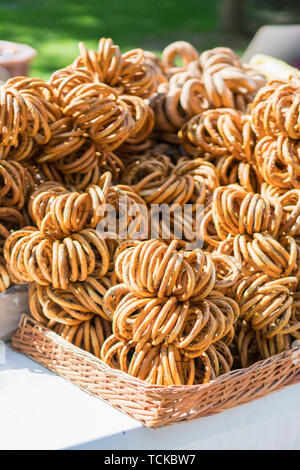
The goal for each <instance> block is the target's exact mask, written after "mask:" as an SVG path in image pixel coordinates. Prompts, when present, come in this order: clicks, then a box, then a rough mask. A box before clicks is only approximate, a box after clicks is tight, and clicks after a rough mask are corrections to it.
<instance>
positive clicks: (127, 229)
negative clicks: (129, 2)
mask: <svg viewBox="0 0 300 470" xmlns="http://www.w3.org/2000/svg"><path fill="white" fill-rule="evenodd" d="M97 216H98V218H99V219H100V221H99V223H98V224H97V232H98V234H100V235H101V237H102V238H106V239H108V238H110V239H119V240H128V239H131V240H149V239H151V238H155V239H161V240H171V239H176V240H181V241H183V242H184V243H185V249H186V250H194V249H195V248H202V247H203V237H202V236H201V233H200V225H201V222H202V220H203V216H204V205H203V204H184V205H183V206H181V205H179V204H172V205H169V204H152V205H150V206H146V205H144V204H139V203H137V202H135V201H133V200H132V199H131V198H128V197H127V196H120V197H119V198H118V201H117V204H106V205H105V206H99V208H98V212H97Z"/></svg>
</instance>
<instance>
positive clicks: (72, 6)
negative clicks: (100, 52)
mask: <svg viewBox="0 0 300 470" xmlns="http://www.w3.org/2000/svg"><path fill="white" fill-rule="evenodd" d="M299 4H300V2H296V1H292V0H290V1H282V0H248V1H247V0H233V1H230V0H215V1H214V0H11V1H4V0H0V39H2V40H8V41H16V42H23V43H27V44H29V45H31V46H32V47H34V48H35V49H36V50H37V51H38V56H37V58H36V59H35V60H34V62H33V63H32V67H31V72H30V74H31V75H36V76H39V77H42V78H45V79H47V78H48V77H49V75H50V74H51V73H52V72H53V71H54V70H56V69H58V68H61V67H64V66H66V65H68V64H69V63H71V62H72V61H73V60H74V58H75V57H76V56H77V55H78V48H77V43H78V42H79V41H84V42H85V43H86V44H87V46H88V47H90V48H96V47H97V40H98V39H99V38H100V37H102V36H104V37H111V38H112V39H113V40H114V42H115V43H116V44H118V45H119V46H120V47H121V49H122V51H125V50H128V49H131V48H135V47H143V48H145V49H150V50H153V51H155V52H159V51H161V49H162V48H164V47H165V46H166V45H167V44H168V43H169V42H172V41H175V40H178V39H184V40H187V41H190V42H192V43H193V44H194V45H195V46H196V47H197V48H198V49H199V50H203V49H207V48H211V47H214V46H217V45H226V46H230V47H233V48H234V49H235V50H236V51H237V52H238V53H242V51H243V50H244V49H245V47H246V45H247V43H248V42H249V39H250V38H251V36H252V35H253V34H254V33H255V31H256V29H257V28H258V27H259V26H261V25H262V24H266V23H272V24H274V23H285V22H287V23H288V22H290V23H291V22H292V23H295V22H297V18H298V19H299ZM230 8H233V10H230ZM232 11H233V13H232Z"/></svg>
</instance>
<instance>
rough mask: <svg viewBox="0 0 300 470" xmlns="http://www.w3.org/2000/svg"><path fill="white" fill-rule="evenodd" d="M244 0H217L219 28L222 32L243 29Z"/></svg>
mask: <svg viewBox="0 0 300 470" xmlns="http://www.w3.org/2000/svg"><path fill="white" fill-rule="evenodd" d="M244 6H245V2H244V0H219V28H220V30H221V31H222V32H223V33H242V32H243V31H244V21H243V20H244Z"/></svg>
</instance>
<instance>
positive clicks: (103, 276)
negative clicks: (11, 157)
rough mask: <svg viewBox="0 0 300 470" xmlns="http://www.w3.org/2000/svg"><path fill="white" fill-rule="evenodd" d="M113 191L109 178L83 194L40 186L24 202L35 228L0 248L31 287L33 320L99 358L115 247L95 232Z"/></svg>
mask: <svg viewBox="0 0 300 470" xmlns="http://www.w3.org/2000/svg"><path fill="white" fill-rule="evenodd" d="M113 190H114V188H113V186H111V173H109V172H107V173H104V175H103V176H102V178H101V182H100V183H99V185H98V186H97V185H92V186H89V187H88V188H87V189H86V191H83V192H78V191H75V190H71V189H67V188H66V187H65V186H63V185H62V184H60V183H56V182H52V181H49V182H45V183H42V184H40V185H39V186H38V187H36V188H35V189H34V191H33V192H32V194H31V196H30V199H29V202H28V213H29V215H30V218H31V220H32V221H33V223H34V225H31V226H26V227H23V228H21V229H20V230H15V231H14V232H12V233H11V234H10V235H9V236H8V237H7V239H6V242H5V246H4V257H5V260H6V263H7V266H8V267H9V271H10V272H11V273H12V275H13V276H14V279H15V282H16V283H24V282H25V283H28V285H29V305H30V310H31V313H32V315H33V317H34V318H35V319H36V320H37V321H39V322H40V323H41V324H43V325H45V326H47V327H48V328H51V329H53V330H54V331H56V332H57V333H59V334H60V335H61V336H63V337H64V338H66V339H67V340H68V341H71V342H73V343H74V344H75V345H77V346H78V347H83V348H84V349H86V350H87V351H89V352H92V353H93V354H95V355H96V356H98V357H100V349H101V346H102V344H103V342H104V339H105V338H106V337H107V336H109V334H110V332H111V326H110V319H109V317H107V315H106V314H105V313H104V310H103V297H104V295H105V293H106V290H107V289H108V288H109V287H110V286H111V285H112V279H111V275H112V273H111V272H110V271H111V258H112V255H113V252H114V249H115V243H114V241H113V240H111V241H110V240H108V241H106V240H105V239H104V238H103V237H102V236H101V234H100V233H99V232H98V231H97V230H96V227H97V223H98V222H99V220H100V219H101V214H102V211H101V210H99V209H101V208H102V207H103V206H105V204H106V201H107V198H108V197H109V193H110V192H111V191H113Z"/></svg>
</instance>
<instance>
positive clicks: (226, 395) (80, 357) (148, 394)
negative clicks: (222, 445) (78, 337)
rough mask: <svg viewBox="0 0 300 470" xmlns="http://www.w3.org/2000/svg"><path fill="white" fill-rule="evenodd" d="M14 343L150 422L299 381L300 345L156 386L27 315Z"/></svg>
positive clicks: (196, 413)
mask: <svg viewBox="0 0 300 470" xmlns="http://www.w3.org/2000/svg"><path fill="white" fill-rule="evenodd" d="M11 348H12V349H14V350H15V351H17V352H20V353H23V354H26V355H27V356H29V357H30V358H31V359H33V360H34V361H36V362H38V363H40V364H42V365H43V366H44V367H46V368H48V369H49V370H51V371H53V372H56V373H57V374H58V375H60V376H62V377H64V378H66V379H68V380H70V381H71V382H72V383H74V384H76V385H78V386H79V387H80V388H81V389H82V390H84V391H86V392H88V393H89V394H91V395H93V396H95V397H98V398H102V399H103V400H105V401H107V402H109V403H111V404H112V405H113V406H114V407H115V408H118V409H119V410H121V411H123V412H124V413H126V414H128V415H129V416H131V417H133V418H135V419H136V420H138V421H140V422H141V423H143V424H144V425H146V426H148V427H160V426H165V425H167V424H172V423H175V422H178V421H184V420H191V419H195V418H200V417H202V416H209V415H213V414H215V413H219V412H220V411H223V410H226V409H228V408H232V407H234V406H237V405H241V404H243V403H247V402H250V401H252V400H256V399H257V398H261V397H263V396H264V395H267V394H269V393H270V392H274V391H276V390H280V389H281V388H283V387H285V386H287V385H291V384H294V383H297V382H300V347H299V346H298V347H297V348H294V349H291V350H289V351H285V352H283V353H281V354H278V355H276V356H272V357H271V358H270V359H267V360H264V361H260V362H257V363H256V364H254V365H253V366H251V367H249V368H247V369H240V370H235V371H232V372H229V373H227V374H224V375H222V376H220V377H219V378H217V379H215V380H213V381H211V382H210V383H208V384H206V385H188V386H181V385H174V386H170V387H164V386H153V385H148V384H146V383H144V382H142V381H141V380H139V379H136V378H134V377H131V376H130V375H128V374H125V373H124V372H120V371H119V370H115V369H112V368H110V367H108V366H107V365H106V364H104V363H103V362H102V361H101V360H100V359H98V358H96V357H95V356H93V355H92V354H90V353H87V352H85V351H83V350H81V349H79V348H77V347H76V346H73V345H72V344H70V343H69V342H67V341H66V340H64V339H62V338H61V337H60V336H58V335H57V334H56V333H54V332H52V331H50V330H48V329H47V328H45V327H43V326H41V325H40V324H39V323H37V322H36V321H35V320H33V319H32V318H30V317H28V316H27V315H23V316H22V318H21V320H20V324H19V327H18V329H17V331H16V333H15V335H14V336H13V338H12V343H11Z"/></svg>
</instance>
